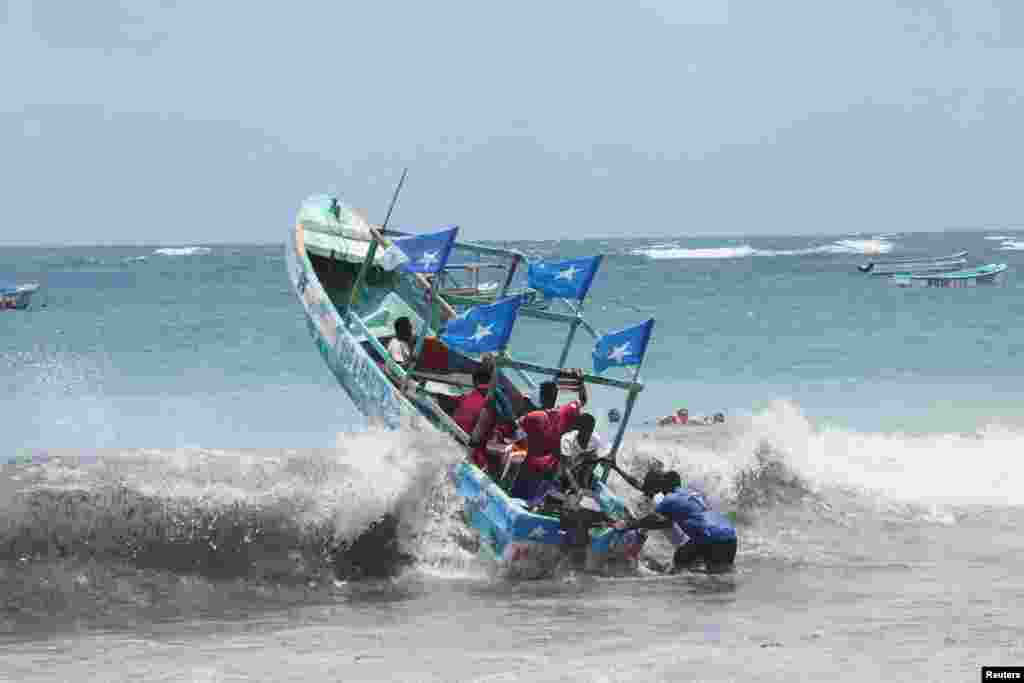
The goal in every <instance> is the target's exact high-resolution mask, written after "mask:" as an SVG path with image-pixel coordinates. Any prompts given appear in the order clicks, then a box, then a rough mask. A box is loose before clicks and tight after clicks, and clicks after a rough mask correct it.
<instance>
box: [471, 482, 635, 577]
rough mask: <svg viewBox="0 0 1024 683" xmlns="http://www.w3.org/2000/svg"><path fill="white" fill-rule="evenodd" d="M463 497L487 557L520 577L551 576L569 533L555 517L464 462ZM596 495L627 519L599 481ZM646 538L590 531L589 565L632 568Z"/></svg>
mask: <svg viewBox="0 0 1024 683" xmlns="http://www.w3.org/2000/svg"><path fill="white" fill-rule="evenodd" d="M455 481H456V485H457V487H458V492H459V495H461V496H463V497H464V498H466V515H467V518H468V521H469V523H470V525H472V526H473V528H474V529H476V530H477V531H478V532H479V533H480V543H481V546H482V547H484V548H485V549H486V550H487V552H488V554H489V555H491V556H492V557H493V558H494V559H495V560H496V561H497V562H498V563H499V564H502V565H504V566H506V567H508V568H509V569H511V571H512V572H513V573H514V574H516V575H517V576H520V577H533V576H543V575H546V574H548V573H550V572H551V570H553V569H554V568H555V567H556V566H557V565H558V563H559V562H560V561H561V558H562V557H563V554H564V550H563V548H564V546H565V532H564V531H563V530H562V529H561V525H560V522H559V520H558V519H557V518H555V517H550V516H547V515H540V514H536V513H533V512H530V511H529V510H528V509H527V508H526V503H525V502H524V501H521V500H518V499H515V498H511V497H509V495H508V494H507V493H505V491H503V490H502V489H501V487H499V486H498V485H497V484H495V483H494V481H493V480H492V479H491V478H490V477H488V476H487V475H486V474H485V473H484V472H483V471H482V470H480V468H478V467H476V466H475V465H472V464H470V463H462V464H461V465H459V466H458V467H457V468H456V471H455ZM595 493H596V494H597V499H598V502H599V503H600V504H601V507H602V509H603V510H604V511H605V512H606V513H607V514H609V515H610V516H612V517H618V518H622V516H623V514H624V507H623V505H622V502H621V501H620V500H618V499H617V498H616V497H615V496H614V494H612V493H611V491H609V490H608V487H607V486H605V485H604V484H602V483H600V482H598V483H596V484H595ZM645 540H646V539H645V537H644V536H643V534H641V533H640V532H638V531H618V530H616V529H611V528H607V527H605V528H599V529H593V530H591V532H590V542H589V547H588V549H587V550H588V553H587V559H586V566H587V568H588V569H607V568H609V567H612V566H620V567H623V568H625V569H628V570H631V569H633V568H635V565H636V559H637V557H639V555H640V550H641V549H642V548H643V545H644V541H645Z"/></svg>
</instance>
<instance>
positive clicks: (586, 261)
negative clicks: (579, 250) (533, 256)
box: [529, 256, 603, 301]
mask: <svg viewBox="0 0 1024 683" xmlns="http://www.w3.org/2000/svg"><path fill="white" fill-rule="evenodd" d="M602 258H603V256H585V257H583V258H574V259H568V260H566V261H541V262H540V263H531V264H530V270H529V282H530V286H531V287H533V288H534V289H539V290H540V291H542V292H544V294H545V296H557V297H561V298H563V299H577V300H579V301H582V300H583V299H584V298H585V297H586V296H587V292H588V291H589V290H590V284H591V283H592V282H593V281H594V275H596V274H597V269H598V268H599V267H600V266H601V259H602Z"/></svg>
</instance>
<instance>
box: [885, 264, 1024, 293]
mask: <svg viewBox="0 0 1024 683" xmlns="http://www.w3.org/2000/svg"><path fill="white" fill-rule="evenodd" d="M1006 270H1007V265H1006V264H1005V263H992V264H989V265H987V266H981V267H980V268H971V269H969V270H959V271H954V272H950V273H939V274H932V275H925V274H920V275H911V274H901V275H897V276H896V277H894V278H893V283H894V284H895V285H897V286H899V287H940V288H944V289H961V288H965V287H977V286H978V285H991V284H997V283H999V282H1000V281H1001V280H1002V279H1003V277H1004V276H1005V273H1006Z"/></svg>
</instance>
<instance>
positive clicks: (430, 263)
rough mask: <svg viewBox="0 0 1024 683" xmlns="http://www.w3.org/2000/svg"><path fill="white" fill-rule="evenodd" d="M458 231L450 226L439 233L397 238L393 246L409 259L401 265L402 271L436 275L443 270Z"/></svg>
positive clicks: (455, 227)
mask: <svg viewBox="0 0 1024 683" xmlns="http://www.w3.org/2000/svg"><path fill="white" fill-rule="evenodd" d="M458 231H459V228H458V226H452V227H451V228H448V229H447V230H442V231H440V232H430V233H427V234H425V235H414V236H412V237H399V238H398V239H396V240H394V241H393V242H392V244H393V246H395V247H396V248H398V249H399V250H401V252H402V253H403V254H404V255H405V257H406V258H407V259H409V260H408V261H406V262H405V263H403V264H402V270H404V271H405V272H407V273H436V272H437V271H439V270H441V269H442V268H444V266H445V264H446V263H448V255H449V254H450V253H451V252H452V245H453V244H455V235H456V233H458Z"/></svg>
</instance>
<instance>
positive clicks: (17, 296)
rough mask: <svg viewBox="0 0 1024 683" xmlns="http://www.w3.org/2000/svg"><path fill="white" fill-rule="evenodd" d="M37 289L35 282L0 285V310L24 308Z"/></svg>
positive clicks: (27, 305)
mask: <svg viewBox="0 0 1024 683" xmlns="http://www.w3.org/2000/svg"><path fill="white" fill-rule="evenodd" d="M38 289H39V285H38V284H36V283H34V282H33V283H29V284H24V285H6V286H3V287H0V310H4V309H7V310H12V309H26V308H28V307H29V305H30V304H31V303H32V295H33V294H35V293H36V291H37V290H38Z"/></svg>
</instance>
